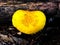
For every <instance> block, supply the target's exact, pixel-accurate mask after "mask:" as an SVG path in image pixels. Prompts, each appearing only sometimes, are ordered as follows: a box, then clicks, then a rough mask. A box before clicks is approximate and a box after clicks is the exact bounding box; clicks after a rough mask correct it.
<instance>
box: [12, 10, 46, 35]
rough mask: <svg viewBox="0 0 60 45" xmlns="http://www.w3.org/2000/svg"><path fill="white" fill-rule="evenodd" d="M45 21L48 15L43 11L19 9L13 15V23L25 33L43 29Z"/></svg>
mask: <svg viewBox="0 0 60 45" xmlns="http://www.w3.org/2000/svg"><path fill="white" fill-rule="evenodd" d="M45 23H46V16H45V14H44V13H43V12H42V11H28V10H17V11H16V12H15V13H14V14H13V16H12V25H13V26H14V27H15V28H17V30H19V31H20V32H22V33H25V34H35V33H37V32H38V31H41V30H42V29H43V28H44V26H45Z"/></svg>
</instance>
